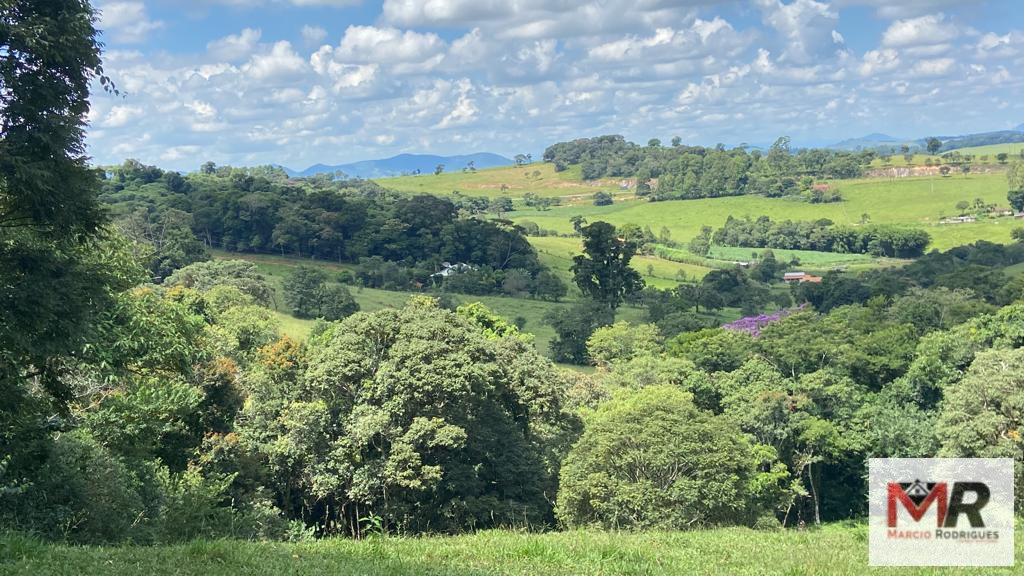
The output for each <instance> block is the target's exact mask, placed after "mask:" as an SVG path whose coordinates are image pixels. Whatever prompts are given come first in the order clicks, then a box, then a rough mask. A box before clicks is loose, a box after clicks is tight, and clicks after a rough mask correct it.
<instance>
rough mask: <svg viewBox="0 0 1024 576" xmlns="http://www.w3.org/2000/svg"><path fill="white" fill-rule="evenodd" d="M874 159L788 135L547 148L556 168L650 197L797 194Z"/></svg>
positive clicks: (603, 141) (613, 139)
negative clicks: (732, 141)
mask: <svg viewBox="0 0 1024 576" xmlns="http://www.w3.org/2000/svg"><path fill="white" fill-rule="evenodd" d="M872 159H874V153H873V152H857V153H852V152H844V151H836V150H827V149H803V150H799V151H797V152H796V153H795V154H794V153H792V152H791V151H790V147H789V139H788V138H786V137H783V138H779V139H778V140H777V141H776V142H775V143H774V144H773V145H772V146H771V148H770V149H769V150H768V151H767V152H765V153H762V152H761V151H760V150H754V151H752V152H751V151H748V150H747V149H746V148H743V147H741V148H733V149H731V150H726V149H725V147H724V146H721V145H719V146H718V147H716V148H704V147H701V146H683V145H682V144H681V141H678V140H673V146H672V147H671V148H669V147H663V146H661V144H660V142H657V141H653V140H652V141H651V142H649V143H648V145H647V146H640V145H637V144H634V143H632V142H628V141H626V139H625V138H623V137H622V136H599V137H596V138H581V139H578V140H572V141H570V142H559V143H557V144H553V145H551V146H549V147H548V148H547V150H545V152H544V161H545V162H552V163H554V165H555V169H556V170H564V169H566V168H567V167H568V166H570V165H577V164H578V165H581V166H582V174H583V178H584V179H588V180H590V179H596V178H602V177H617V178H635V179H636V182H637V184H636V190H637V194H638V195H640V196H649V197H650V198H651V199H652V200H669V199H676V198H712V197H718V196H736V195H741V194H764V195H767V196H788V195H799V194H801V193H802V192H805V191H806V186H804V187H803V188H802V187H801V180H802V179H804V178H810V179H811V181H813V180H814V179H822V178H827V179H832V178H856V177H858V176H861V175H862V174H863V172H864V168H865V167H866V166H867V165H868V164H870V163H871V160H872Z"/></svg>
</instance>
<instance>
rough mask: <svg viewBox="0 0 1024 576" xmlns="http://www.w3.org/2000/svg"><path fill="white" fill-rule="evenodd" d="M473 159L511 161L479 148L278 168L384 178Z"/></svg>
mask: <svg viewBox="0 0 1024 576" xmlns="http://www.w3.org/2000/svg"><path fill="white" fill-rule="evenodd" d="M470 162H473V166H474V167H476V168H478V169H479V168H494V167H495V166H509V165H511V164H514V162H513V161H512V160H510V159H508V158H505V157H504V156H500V155H498V154H491V153H489V152H479V153H476V154H464V155H459V156H434V155H433V154H399V155H398V156H392V157H391V158H383V159H380V160H363V161H361V162H352V163H351V164H337V165H334V166H328V165H326V164H314V165H313V166H310V167H309V168H306V169H305V170H301V171H296V170H292V169H290V168H287V167H285V166H282V167H281V168H282V169H284V171H285V172H287V173H288V176H289V177H291V178H302V177H304V176H314V175H316V174H323V173H333V172H338V171H341V172H344V173H345V175H346V176H348V177H349V178H386V177H388V176H401V175H403V174H415V173H417V171H419V172H420V173H428V174H429V173H432V172H433V171H434V169H435V168H436V167H437V165H438V164H444V167H445V170H446V171H448V172H458V171H460V170H462V169H463V168H465V167H466V166H467V165H469V163H470Z"/></svg>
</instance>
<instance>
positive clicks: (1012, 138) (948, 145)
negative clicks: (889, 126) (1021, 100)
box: [829, 124, 1024, 152]
mask: <svg viewBox="0 0 1024 576" xmlns="http://www.w3.org/2000/svg"><path fill="white" fill-rule="evenodd" d="M936 138H938V139H939V140H942V151H943V152H946V151H949V150H956V149H958V148H968V147H971V146H988V145H990V144H1010V143H1015V142H1024V124H1021V125H1020V126H1017V127H1016V128H1014V129H1013V130H996V131H992V132H979V133H976V134H961V135H959V136H936ZM927 142H928V138H927V137H926V138H897V137H895V136H889V135H888V134H878V133H875V134H868V135H867V136H862V137H860V138H849V139H847V140H843V141H842V142H836V143H835V144H832V145H831V146H829V148H833V149H836V150H878V149H884V150H888V149H890V148H896V149H899V147H900V146H902V145H904V144H906V145H907V146H909V147H910V149H911V150H923V149H924V148H925V146H926V145H927Z"/></svg>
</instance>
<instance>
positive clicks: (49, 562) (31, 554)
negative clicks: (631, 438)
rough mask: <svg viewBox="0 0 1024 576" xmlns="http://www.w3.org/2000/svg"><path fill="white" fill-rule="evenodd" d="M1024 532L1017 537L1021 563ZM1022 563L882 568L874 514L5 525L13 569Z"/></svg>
mask: <svg viewBox="0 0 1024 576" xmlns="http://www.w3.org/2000/svg"><path fill="white" fill-rule="evenodd" d="M1022 561H1024V541H1022V540H1020V539H1018V541H1017V563H1018V565H1020V563H1021V562H1022ZM896 573H898V574H901V575H915V576H916V575H922V574H952V573H955V574H962V575H975V574H1014V573H1017V572H1015V571H1014V569H1012V568H1006V569H992V568H976V569H969V568H963V569H949V568H947V569H945V570H943V569H915V568H899V569H893V568H890V569H882V568H875V569H872V568H869V567H868V565H867V531H866V529H865V527H864V526H838V525H831V526H825V527H823V528H821V529H817V530H814V529H810V530H806V531H796V530H787V531H778V532H756V531H753V530H749V529H745V528H729V529H721V530H709V531H697V532H668V533H665V532H648V533H613V532H579V531H572V532H552V533H545V534H528V533H521V532H509V531H489V532H480V533H477V534H472V535H467V536H455V537H429V538H378V539H370V540H364V541H354V540H341V539H335V540H322V541H319V542H312V543H308V544H282V543H250V542H235V541H217V542H202V541H200V542H194V543H191V544H183V545H178V546H157V547H131V546H125V547H68V546H57V545H46V544H40V543H37V542H35V541H31V540H26V539H23V538H18V537H6V538H5V537H0V574H3V575H6V576H16V575H17V576H28V575H32V576H57V575H61V576H63V575H68V576H70V575H78V574H88V575H90V576H114V575H118V576H120V575H125V576H127V575H131V576H136V575H141V574H145V575H152V576H164V575H167V576H170V575H175V576H187V575H197V576H198V575H202V576H227V575H235V574H245V575H247V576H269V575H285V574H288V575H292V574H295V575H332V576H344V575H367V576H378V575H389V576H399V575H408V576H413V575H422V574H427V575H442V574H443V575H448V576H483V575H489V574H504V575H535V574H544V575H551V576H562V575H577V574H578V575H583V574H587V575H591V574H593V575H605V576H613V575H620V574H621V575H630V576H632V575H659V574H672V575H675V574H679V575H690V574H700V575H703V574H721V575H729V576H753V575H775V574H780V575H782V574H784V575H792V576H797V575H806V576H812V575H861V574H896Z"/></svg>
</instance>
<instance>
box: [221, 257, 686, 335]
mask: <svg viewBox="0 0 1024 576" xmlns="http://www.w3.org/2000/svg"><path fill="white" fill-rule="evenodd" d="M568 240H572V239H568ZM213 254H214V257H215V258H219V259H230V260H247V261H249V262H252V263H254V264H256V265H257V267H258V268H259V269H260V272H262V273H263V274H264V275H265V276H266V277H267V281H268V282H269V283H270V285H271V286H272V287H273V289H274V292H275V302H276V304H275V315H276V316H277V318H278V319H279V320H280V321H281V330H282V331H283V332H284V333H285V334H287V335H289V336H291V337H293V338H297V339H300V340H301V339H303V338H305V337H306V335H307V334H308V333H309V330H310V328H312V326H313V321H312V320H302V319H299V318H295V317H293V316H291V315H290V314H289V313H288V311H287V309H286V307H285V304H284V297H283V290H282V283H283V282H284V279H285V278H286V277H287V275H288V274H290V269H291V268H294V267H295V266H297V265H299V264H308V265H312V266H318V267H321V268H324V269H325V270H326V271H327V272H328V273H329V274H332V273H337V272H339V271H341V270H342V269H345V266H344V265H340V264H337V263H331V262H325V261H322V260H309V259H299V258H282V257H280V256H269V255H264V254H241V253H234V252H224V251H221V250H215V251H214V252H213ZM564 270H566V271H567V270H568V268H564ZM666 273H667V272H666ZM673 273H674V272H673ZM332 275H333V274H332ZM672 285H673V286H674V285H675V284H674V283H673V284H672ZM348 288H349V290H350V291H351V292H352V296H353V297H354V298H355V300H356V302H358V303H359V307H360V310H362V311H364V312H373V311H375V310H381V309H383V308H400V307H402V306H403V305H404V304H405V303H406V302H407V301H408V300H409V298H411V297H413V296H415V295H418V294H420V293H413V292H396V291H390V290H377V289H374V288H363V287H360V286H349V287H348ZM453 296H454V298H455V299H456V300H457V301H458V302H459V303H470V302H481V303H483V304H484V305H485V306H487V307H488V308H490V309H491V310H493V311H494V312H495V313H497V314H499V315H501V316H502V317H504V318H507V319H509V320H514V319H515V318H517V317H522V318H523V319H525V320H526V323H525V324H524V326H523V330H524V331H525V332H529V333H531V334H533V335H534V336H535V337H536V341H535V342H536V345H537V349H538V350H540V351H541V352H544V353H546V352H547V351H548V345H549V343H550V342H551V340H552V339H553V338H554V337H555V332H554V330H553V329H552V328H551V327H550V326H548V325H547V324H546V323H545V322H544V316H545V315H546V314H547V313H548V312H549V311H551V310H558V309H561V308H566V307H568V306H571V305H572V299H571V298H570V299H567V300H563V301H562V302H546V301H543V300H532V299H528V298H511V297H507V296H470V295H465V294H454V295H453ZM643 318H644V311H643V310H642V309H640V308H635V307H631V306H623V307H621V308H620V309H619V313H618V319H619V320H628V321H630V322H641V321H643Z"/></svg>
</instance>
